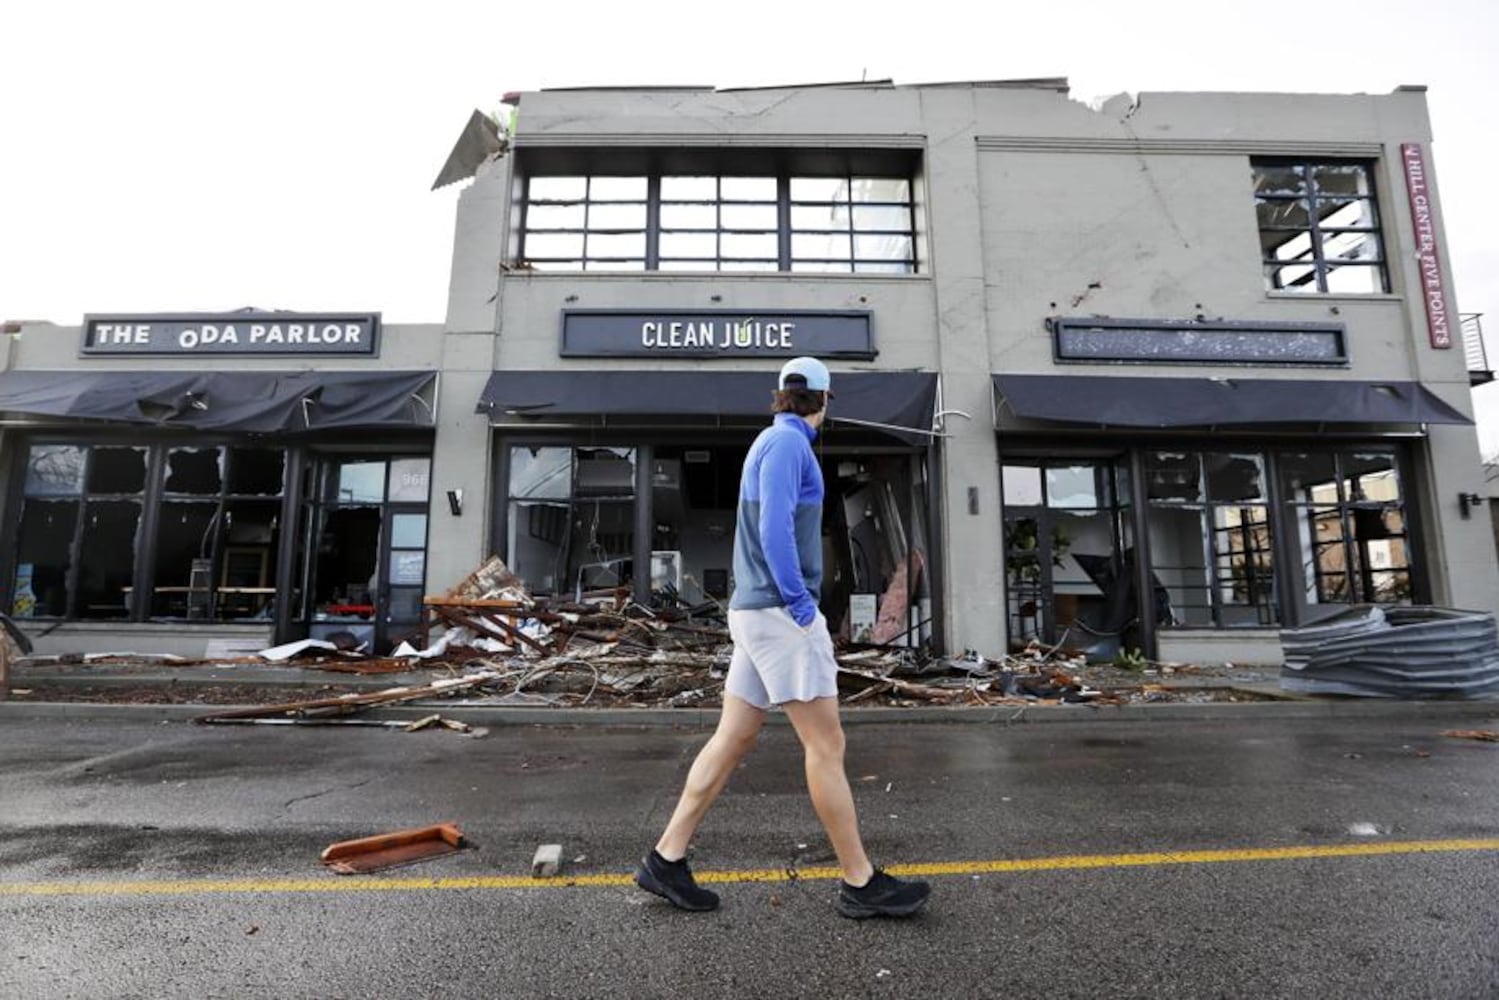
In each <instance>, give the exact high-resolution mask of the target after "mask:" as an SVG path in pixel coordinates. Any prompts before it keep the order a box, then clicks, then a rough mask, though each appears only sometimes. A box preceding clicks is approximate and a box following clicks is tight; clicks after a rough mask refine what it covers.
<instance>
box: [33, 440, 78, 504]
mask: <svg viewBox="0 0 1499 1000" xmlns="http://www.w3.org/2000/svg"><path fill="white" fill-rule="evenodd" d="M84 455H85V451H84V449H83V448H80V447H77V446H76V445H70V444H38V445H32V446H31V454H30V455H29V456H27V461H26V494H27V496H75V495H77V494H79V493H81V492H83V465H84Z"/></svg>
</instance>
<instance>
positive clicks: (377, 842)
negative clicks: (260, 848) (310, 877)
mask: <svg viewBox="0 0 1499 1000" xmlns="http://www.w3.org/2000/svg"><path fill="white" fill-rule="evenodd" d="M462 847H463V832H462V831H461V830H459V829H458V824H456V823H438V824H435V825H433V826H419V827H416V828H414V829H411V830H397V831H396V832H394V833H382V834H378V835H376V836H373V837H361V838H360V839H358V840H341V841H339V842H338V843H336V844H330V845H328V847H326V848H325V849H324V850H323V853H322V861H323V864H325V865H327V866H328V867H329V868H332V869H333V870H334V871H336V872H338V873H339V874H340V875H354V874H357V873H359V872H373V871H379V870H381V869H382V868H394V867H396V866H397V865H409V864H413V863H415V862H417V861H425V860H426V859H427V858H435V857H438V856H440V855H443V854H452V853H453V852H455V851H457V850H459V849H461V848H462Z"/></svg>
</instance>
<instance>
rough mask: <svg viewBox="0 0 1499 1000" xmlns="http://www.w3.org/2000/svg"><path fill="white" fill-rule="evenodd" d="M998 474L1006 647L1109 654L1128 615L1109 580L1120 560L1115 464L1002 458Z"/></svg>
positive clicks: (1127, 622)
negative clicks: (1038, 645) (1059, 648)
mask: <svg viewBox="0 0 1499 1000" xmlns="http://www.w3.org/2000/svg"><path fill="white" fill-rule="evenodd" d="M1000 475H1001V486H1002V488H1003V490H1004V494H1003V501H1004V539H1005V606H1006V613H1007V633H1008V635H1009V639H1010V644H1011V646H1012V647H1014V648H1017V649H1018V648H1023V647H1024V646H1025V645H1026V644H1027V643H1028V642H1031V641H1038V642H1044V643H1047V644H1057V643H1063V644H1066V645H1067V646H1068V647H1069V648H1076V649H1080V650H1084V651H1088V652H1089V655H1097V656H1102V657H1105V658H1106V657H1107V656H1112V655H1113V654H1112V652H1110V650H1114V651H1117V649H1118V646H1119V643H1120V641H1121V640H1120V636H1121V633H1122V631H1123V629H1124V627H1125V626H1126V625H1128V624H1129V620H1130V618H1131V616H1130V615H1129V614H1127V613H1126V609H1125V604H1124V603H1123V602H1122V601H1121V598H1122V597H1124V596H1127V595H1122V594H1121V593H1119V592H1118V591H1117V588H1116V587H1115V586H1114V584H1113V582H1112V581H1113V580H1115V579H1116V577H1117V576H1118V573H1117V567H1118V566H1119V565H1120V564H1121V560H1122V555H1121V551H1120V537H1121V536H1120V518H1119V511H1120V509H1121V501H1120V500H1119V498H1118V497H1117V496H1116V494H1115V489H1114V487H1115V483H1116V481H1117V478H1118V477H1117V470H1116V463H1115V461H1114V460H1113V459H1089V460H1072V461H1068V460H1061V459H1054V460H1048V459H1039V458H1037V459H1025V458H1018V457H1007V458H1005V459H1004V461H1003V463H1002V465H1001V469H1000Z"/></svg>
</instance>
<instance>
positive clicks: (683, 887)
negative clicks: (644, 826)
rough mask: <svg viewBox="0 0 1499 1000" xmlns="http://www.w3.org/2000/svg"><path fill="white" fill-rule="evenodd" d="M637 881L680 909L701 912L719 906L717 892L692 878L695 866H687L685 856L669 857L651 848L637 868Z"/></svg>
mask: <svg viewBox="0 0 1499 1000" xmlns="http://www.w3.org/2000/svg"><path fill="white" fill-rule="evenodd" d="M635 884H636V885H638V886H640V888H642V889H644V890H645V891H646V892H653V893H655V894H656V895H658V896H660V897H661V898H662V899H664V900H666V901H667V902H668V903H670V904H671V905H672V906H675V907H677V908H678V909H682V910H694V911H698V912H701V911H703V910H716V909H718V893H716V892H711V891H709V890H708V889H703V888H700V887H699V886H698V884H697V882H696V881H694V880H693V878H692V869H691V868H689V867H687V859H686V858H683V859H682V860H681V861H667V860H666V859H665V858H663V857H662V856H661V855H659V854H657V853H656V852H655V851H654V850H653V851H651V853H649V854H647V855H646V856H645V860H644V861H642V862H640V867H639V868H637V869H635Z"/></svg>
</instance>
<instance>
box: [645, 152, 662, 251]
mask: <svg viewBox="0 0 1499 1000" xmlns="http://www.w3.org/2000/svg"><path fill="white" fill-rule="evenodd" d="M660 268H661V175H660V173H658V172H657V171H654V170H653V171H651V173H650V174H649V175H648V176H647V177H646V179H645V269H646V270H647V271H656V270H660Z"/></svg>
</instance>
